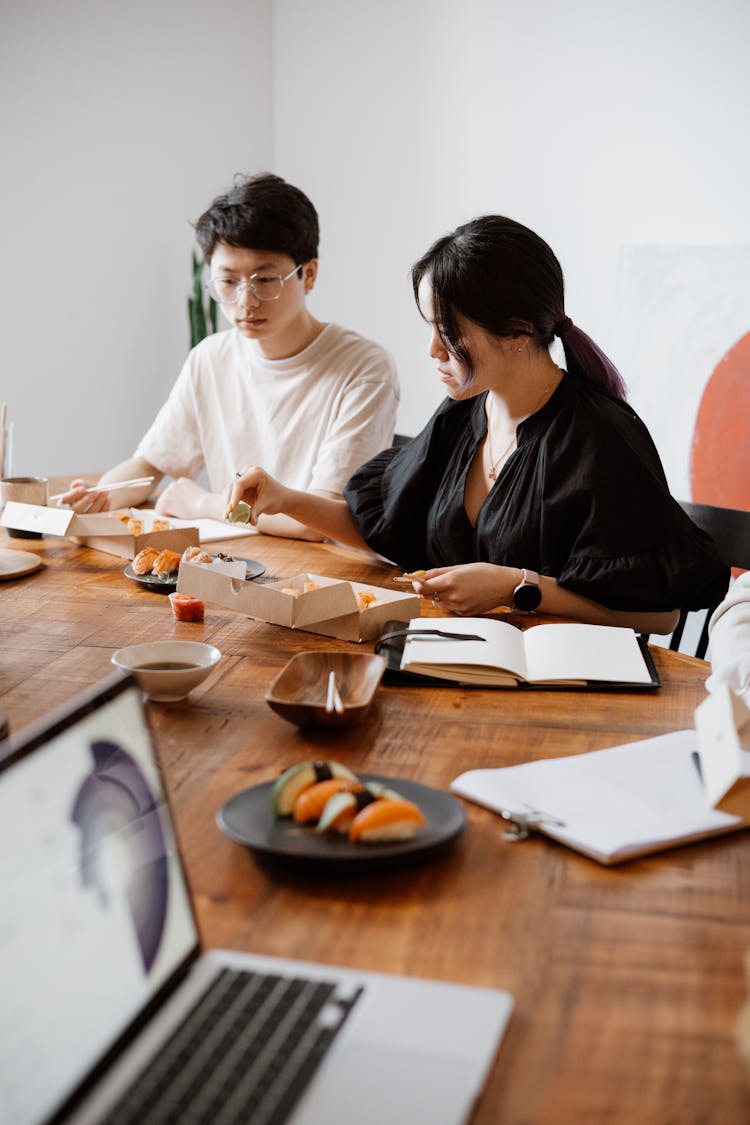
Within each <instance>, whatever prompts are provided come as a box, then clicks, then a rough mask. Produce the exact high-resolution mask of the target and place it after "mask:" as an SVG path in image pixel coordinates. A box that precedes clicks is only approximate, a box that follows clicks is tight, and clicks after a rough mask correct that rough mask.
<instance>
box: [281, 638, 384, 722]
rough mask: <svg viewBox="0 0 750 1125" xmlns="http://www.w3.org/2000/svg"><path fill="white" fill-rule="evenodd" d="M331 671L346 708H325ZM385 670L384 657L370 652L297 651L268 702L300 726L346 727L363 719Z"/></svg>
mask: <svg viewBox="0 0 750 1125" xmlns="http://www.w3.org/2000/svg"><path fill="white" fill-rule="evenodd" d="M331 672H333V673H334V675H335V677H336V686H337V688H338V691H339V695H340V697H341V703H342V704H343V710H342V711H341V712H337V711H331V712H327V711H326V700H327V698H328V680H329V676H330V674H331ZM384 672H385V660H384V659H383V657H382V656H375V655H374V654H373V653H370V652H298V653H297V655H296V656H293V657H292V659H291V660H290V661H289V663H288V664H287V665H286V666H285V667H284V668H283V669H282V670H281V672H279V674H278V676H277V677H276V679H275V680H274V681H273V683H272V684H271V686H270V687H269V689H268V691H267V692H266V703H268V705H269V706H270V707H272V708H273V710H274V711H275V712H276V713H277V715H281V717H282V718H283V719H288V720H289V722H290V723H296V724H297V726H299V727H343V726H348V725H349V724H350V723H358V722H360V720H362V719H364V717H365V716H366V714H367V712H368V711H369V710H370V707H371V706H372V701H373V698H374V696H375V691H376V689H377V686H378V684H379V683H380V681H381V679H382V678H383V673H384Z"/></svg>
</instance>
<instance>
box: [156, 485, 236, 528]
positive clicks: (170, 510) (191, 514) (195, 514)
mask: <svg viewBox="0 0 750 1125" xmlns="http://www.w3.org/2000/svg"><path fill="white" fill-rule="evenodd" d="M156 510H157V512H159V513H160V514H161V515H164V516H176V517H177V518H178V519H183V520H191V519H214V520H220V519H223V518H224V501H223V500H222V497H221V496H219V494H218V493H216V492H207V491H206V489H205V488H201V486H200V485H199V484H196V483H195V481H194V480H190V479H189V478H188V477H178V478H177V480H174V481H172V483H171V484H169V485H167V487H166V488H165V489H164V491H163V492H162V493H161V495H160V496H159V498H158V500H157V501H156Z"/></svg>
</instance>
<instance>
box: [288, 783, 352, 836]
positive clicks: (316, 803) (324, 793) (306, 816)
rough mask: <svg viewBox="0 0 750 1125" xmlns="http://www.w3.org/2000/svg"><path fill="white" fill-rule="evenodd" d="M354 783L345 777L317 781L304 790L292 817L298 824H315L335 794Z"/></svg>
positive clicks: (294, 807)
mask: <svg viewBox="0 0 750 1125" xmlns="http://www.w3.org/2000/svg"><path fill="white" fill-rule="evenodd" d="M351 784H352V783H351V782H350V781H348V780H347V779H346V778H344V777H329V778H327V779H326V780H325V781H316V782H315V784H314V785H310V786H308V788H307V789H303V790H302V792H301V793H300V795H299V797H297V800H296V801H295V802H294V806H293V808H292V816H293V817H294V820H295V822H296V823H297V824H315V823H317V820H318V817H319V816H320V814H321V813H322V811H323V809H324V807H325V805H326V802H327V801H328V800H329V798H330V797H332V796H333V795H334V793H338V792H339V790H340V789H343V788H344V787H345V786H347V785H351Z"/></svg>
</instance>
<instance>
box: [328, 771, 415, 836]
mask: <svg viewBox="0 0 750 1125" xmlns="http://www.w3.org/2000/svg"><path fill="white" fill-rule="evenodd" d="M384 797H390V798H393V799H394V800H397V801H400V800H401V794H400V793H397V792H396V791H395V789H389V788H387V786H385V785H382V784H381V783H380V782H379V781H369V782H368V783H367V784H366V785H362V784H357V785H354V784H352V785H347V786H346V787H345V788H343V789H342V790H341V791H340V792H339V793H336V794H334V796H332V797H331V798H330V799H329V800H328V801H327V803H326V805H325V808H324V809H323V811H322V812H321V814H320V819H319V820H318V827H317V830H318V832H341V833H343V834H344V835H346V834H347V833H348V831H349V827H350V825H351V823H352V821H353V820H354V818H355V816H357V814H358V813H359V812H361V811H362V809H364V808H365V807H366V806H367V805H371V804H372V802H373V801H379V800H381V799H383V798H384Z"/></svg>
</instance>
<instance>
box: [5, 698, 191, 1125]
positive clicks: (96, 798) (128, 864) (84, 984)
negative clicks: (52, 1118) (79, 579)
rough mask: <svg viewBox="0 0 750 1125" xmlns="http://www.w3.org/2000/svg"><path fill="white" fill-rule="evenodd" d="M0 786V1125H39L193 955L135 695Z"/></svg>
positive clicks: (185, 902) (45, 748) (184, 898)
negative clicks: (0, 992) (0, 989)
mask: <svg viewBox="0 0 750 1125" xmlns="http://www.w3.org/2000/svg"><path fill="white" fill-rule="evenodd" d="M75 703H76V701H74V704H73V706H72V708H71V715H70V716H68V717H67V718H63V719H62V720H61V719H60V717H59V716H57V721H56V722H55V723H54V724H51V725H50V729H49V730H48V731H43V732H42V734H41V736H40V735H39V733H38V732H35V737H34V738H33V739H29V745H31V746H32V747H33V748H32V749H31V750H30V751H29V752H27V753H25V754H24V753H23V750H24V747H23V746H22V747H20V748H19V749H20V750H21V753H20V755H16V754H14V755H13V757H12V759H11V764H10V765H8V766H6V768H4V769H3V770H2V772H0V902H1V903H2V906H1V907H0V964H2V966H3V995H2V1003H0V1107H2V1108H1V1109H0V1118H1V1119H2V1120H3V1121H9V1122H11V1121H12V1122H13V1123H14V1125H27V1123H31V1122H34V1123H36V1122H39V1121H43V1120H44V1119H45V1118H47V1117H48V1116H49V1115H50V1114H52V1113H54V1111H55V1110H56V1109H57V1108H58V1107H59V1106H60V1105H61V1103H62V1102H64V1100H65V1099H66V1098H67V1097H68V1096H69V1095H70V1094H71V1092H72V1091H73V1090H74V1089H75V1088H76V1087H77V1085H78V1084H79V1083H80V1082H81V1080H82V1079H83V1078H84V1077H85V1076H86V1075H87V1074H88V1072H89V1071H90V1070H91V1068H92V1067H93V1066H94V1065H95V1064H96V1063H97V1062H98V1061H99V1059H100V1058H101V1057H102V1056H103V1055H104V1054H105V1053H106V1051H107V1050H108V1049H109V1048H110V1047H111V1046H112V1044H113V1043H114V1042H115V1041H116V1040H117V1039H118V1038H119V1036H120V1035H121V1034H122V1033H123V1032H124V1031H125V1030H126V1029H127V1027H128V1026H129V1024H130V1023H131V1022H132V1021H133V1019H134V1018H135V1017H136V1016H137V1015H138V1013H139V1012H140V1011H141V1009H142V1008H143V1007H144V1006H145V1005H146V1004H147V1003H148V1002H149V1000H150V999H151V998H152V997H153V995H154V994H155V993H156V991H157V990H158V989H159V988H160V987H161V986H162V985H163V984H164V983H165V981H167V980H168V978H169V977H170V976H171V975H172V974H173V973H174V972H175V971H176V970H177V969H178V968H179V967H180V966H181V965H182V963H183V962H184V960H185V959H186V958H187V957H188V956H189V955H190V954H191V952H193V951H194V950H195V948H196V945H197V933H196V929H195V924H194V921H193V915H192V911H191V907H190V900H189V895H188V890H187V887H186V884H185V880H184V876H183V872H182V867H181V864H180V861H179V858H178V855H177V848H176V844H175V840H174V836H173V833H172V828H171V821H170V817H169V813H168V810H167V808H166V805H165V799H164V794H163V791H162V787H161V783H160V780H159V773H158V770H157V768H156V763H155V759H154V754H153V749H152V744H151V738H150V733H149V729H148V726H147V724H146V720H145V715H144V711H143V704H142V703H141V698H140V692H139V690H138V689H137V688H136V687H135V686H133V685H132V684H129V683H126V684H124V685H122V684H118V685H117V686H115V687H113V686H112V684H111V683H109V688H108V689H107V688H106V687H104V686H103V687H102V689H101V691H100V692H99V693H98V694H97V693H95V695H94V698H93V700H91V701H89V702H88V703H87V705H86V706H85V707H81V708H78V709H76V708H75Z"/></svg>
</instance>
